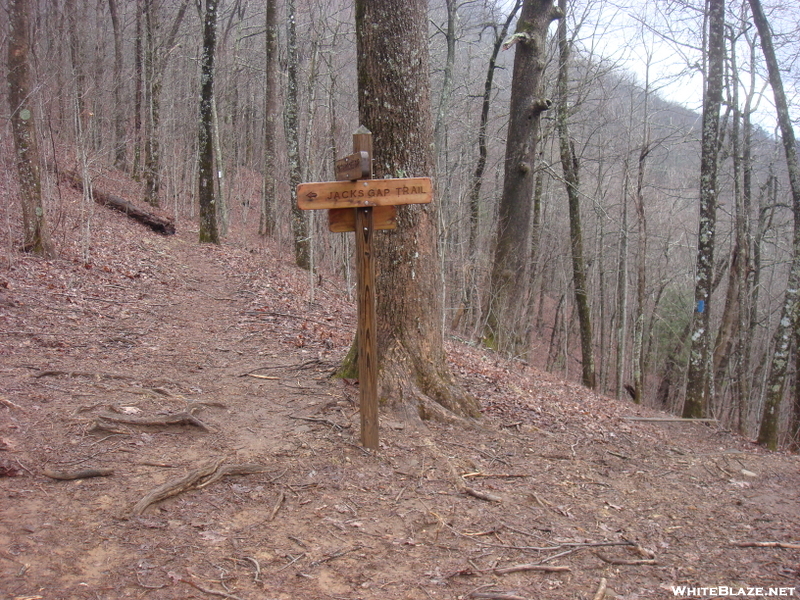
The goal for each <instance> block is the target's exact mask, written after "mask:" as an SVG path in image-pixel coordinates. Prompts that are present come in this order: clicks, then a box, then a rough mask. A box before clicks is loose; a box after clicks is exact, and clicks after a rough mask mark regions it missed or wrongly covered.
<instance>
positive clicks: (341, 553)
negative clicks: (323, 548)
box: [311, 546, 363, 567]
mask: <svg viewBox="0 0 800 600" xmlns="http://www.w3.org/2000/svg"><path fill="white" fill-rule="evenodd" d="M361 548H363V546H354V547H353V548H348V549H347V550H339V552H334V553H333V554H330V555H328V556H324V557H322V558H320V559H318V560H315V561H314V562H312V563H311V566H312V567H316V566H317V565H321V564H322V563H326V562H330V561H332V560H334V559H336V558H339V557H340V556H344V555H345V554H349V553H350V552H355V551H356V550H361Z"/></svg>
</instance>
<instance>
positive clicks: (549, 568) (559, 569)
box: [492, 564, 572, 575]
mask: <svg viewBox="0 0 800 600" xmlns="http://www.w3.org/2000/svg"><path fill="white" fill-rule="evenodd" d="M571 570H572V569H570V568H569V567H567V566H556V565H541V564H528V565H514V566H512V567H504V568H502V569H492V573H494V574H495V575H508V574H509V573H519V572H520V571H543V572H545V573H563V572H565V571H571Z"/></svg>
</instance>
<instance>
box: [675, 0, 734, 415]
mask: <svg viewBox="0 0 800 600" xmlns="http://www.w3.org/2000/svg"><path fill="white" fill-rule="evenodd" d="M708 11H709V13H708V17H709V23H708V50H707V55H708V73H707V75H706V89H705V94H704V97H703V132H702V148H701V157H700V225H699V233H698V236H697V265H696V267H695V269H696V274H695V292H694V300H695V312H694V318H693V325H692V334H691V335H692V337H691V340H692V348H691V352H690V354H689V375H688V381H687V386H686V399H685V401H684V405H683V416H684V417H685V418H700V417H704V416H705V413H706V410H707V407H708V401H709V394H710V389H711V377H712V376H713V373H711V369H710V362H711V331H710V330H709V312H710V308H711V306H710V301H711V288H712V285H713V279H714V234H715V229H716V218H717V156H718V153H719V114H720V105H721V103H722V87H723V63H724V60H725V38H724V28H725V2H724V0H708Z"/></svg>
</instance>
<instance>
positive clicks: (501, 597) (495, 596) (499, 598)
mask: <svg viewBox="0 0 800 600" xmlns="http://www.w3.org/2000/svg"><path fill="white" fill-rule="evenodd" d="M469 597H470V598H483V599H484V600H528V599H527V598H525V597H524V596H517V595H516V594H509V593H507V592H473V593H471V594H470V595H469Z"/></svg>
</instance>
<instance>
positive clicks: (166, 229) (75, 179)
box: [61, 172, 175, 235]
mask: <svg viewBox="0 0 800 600" xmlns="http://www.w3.org/2000/svg"><path fill="white" fill-rule="evenodd" d="M61 175H62V177H63V178H64V179H65V180H66V181H67V182H68V183H69V184H70V185H71V186H72V187H74V188H75V189H77V190H81V191H82V190H83V180H82V179H81V177H80V175H78V174H77V173H72V172H67V173H62V174H61ZM92 199H93V200H94V201H95V202H97V204H99V205H100V206H105V207H106V208H111V209H113V210H116V211H119V212H121V213H123V214H124V215H126V216H128V217H130V218H131V219H133V220H134V221H138V222H139V223H141V224H142V225H146V226H147V227H149V228H150V229H152V230H153V231H155V232H157V233H161V234H163V235H173V234H174V233H175V222H174V221H173V220H172V219H170V218H168V217H162V216H161V215H157V214H154V213H151V212H148V211H146V210H142V209H141V208H139V207H137V206H135V205H133V204H131V203H130V202H128V201H127V200H125V199H124V198H120V197H119V196H115V195H113V194H107V193H106V192H103V191H101V190H99V189H97V188H96V187H94V188H92Z"/></svg>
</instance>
